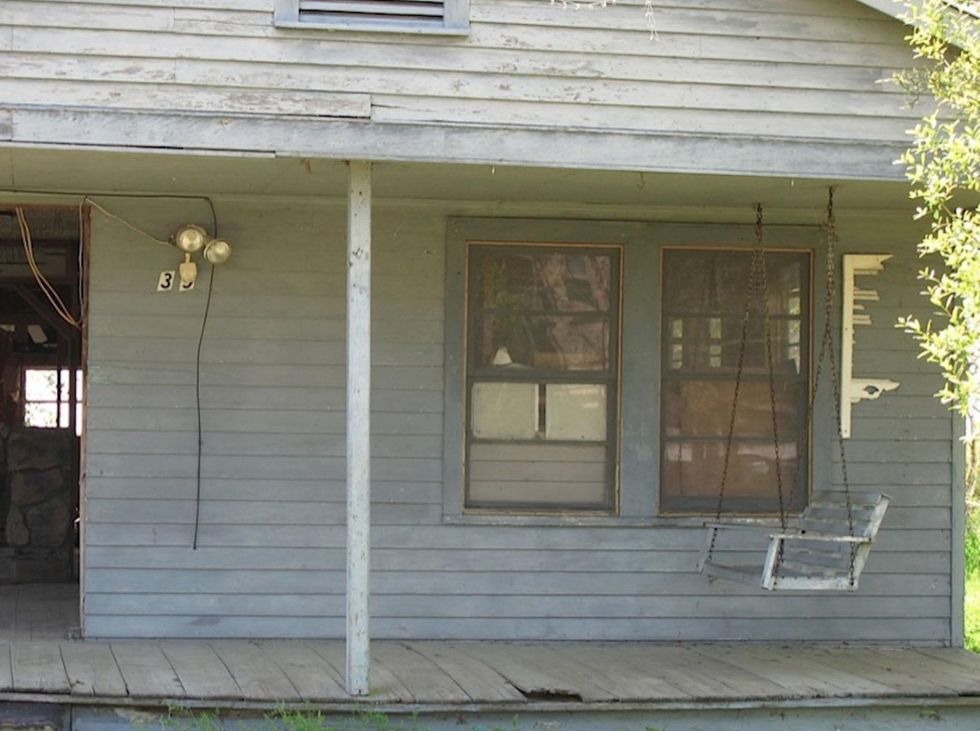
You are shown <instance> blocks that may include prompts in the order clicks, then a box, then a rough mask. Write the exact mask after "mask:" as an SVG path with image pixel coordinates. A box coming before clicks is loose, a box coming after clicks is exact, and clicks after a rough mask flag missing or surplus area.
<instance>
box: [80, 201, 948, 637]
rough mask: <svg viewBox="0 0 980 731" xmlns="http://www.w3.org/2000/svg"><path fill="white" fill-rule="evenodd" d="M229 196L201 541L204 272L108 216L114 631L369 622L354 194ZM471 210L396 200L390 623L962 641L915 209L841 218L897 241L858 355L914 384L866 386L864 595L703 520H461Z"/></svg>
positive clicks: (92, 470) (383, 407)
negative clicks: (353, 545)
mask: <svg viewBox="0 0 980 731" xmlns="http://www.w3.org/2000/svg"><path fill="white" fill-rule="evenodd" d="M218 207H219V211H220V213H221V217H222V221H223V233H224V234H225V235H227V236H228V237H229V238H230V239H231V240H232V241H234V242H235V244H236V248H235V258H234V259H233V260H232V263H230V264H229V265H228V266H226V267H223V268H222V269H220V270H218V272H217V277H216V280H215V289H214V296H213V302H212V309H211V314H212V317H211V319H210V322H209V324H208V331H207V337H206V339H205V346H204V349H203V353H202V372H201V376H202V379H201V382H202V417H203V425H204V429H205V439H204V448H203V464H202V467H203V474H204V477H205V479H204V482H203V486H202V487H203V489H202V502H201V530H200V543H199V548H198V549H197V550H196V551H194V550H191V548H190V541H191V535H192V530H193V516H194V512H195V492H196V482H195V478H194V474H195V464H196V462H195V454H196V451H195V445H196V432H195V428H196V412H195V408H194V404H195V399H194V387H193V384H194V365H193V364H194V352H195V348H196V342H197V341H196V337H197V334H198V332H199V327H200V316H201V313H202V308H203V296H204V292H203V289H202V288H198V289H197V290H195V291H194V292H192V293H187V294H160V295H158V294H154V293H153V292H152V284H153V283H154V282H155V281H156V273H157V272H159V270H161V269H164V268H170V267H172V266H173V265H174V261H175V259H174V253H173V252H171V251H169V250H167V249H163V248H162V247H152V246H148V247H145V248H141V249H138V250H137V251H138V255H134V254H133V252H134V249H133V246H134V243H133V242H132V241H131V240H130V239H129V238H128V236H127V234H126V232H125V231H124V230H122V229H120V228H119V227H117V226H114V225H113V224H111V223H108V222H106V221H105V220H104V219H102V218H100V217H98V216H96V217H95V218H94V222H93V223H94V230H93V250H92V281H91V307H90V312H91V317H90V323H89V332H90V343H89V345H90V364H89V385H90V388H89V399H90V403H89V419H88V426H89V433H88V442H87V447H88V454H87V467H88V476H87V486H86V490H87V501H86V506H85V507H86V524H85V544H86V545H85V574H84V575H85V593H86V602H85V607H86V609H85V611H86V617H85V627H86V631H87V633H88V634H89V635H90V636H93V637H95V636H116V637H119V636H172V637H186V636H197V637H222V636H245V637H247V636H330V637H339V636H341V635H342V633H343V624H344V620H343V617H344V600H343V596H344V545H345V535H344V520H345V492H344V425H345V420H344V412H343V410H344V390H343V388H344V328H343V322H344V303H343V299H342V297H340V296H339V295H338V292H342V291H343V275H342V272H343V265H344V241H345V229H344V226H345V223H344V210H343V208H342V207H340V206H328V205H310V204H308V203H305V202H304V203H299V202H297V203H295V204H294V203H291V202H290V201H288V200H281V201H279V202H278V203H275V204H273V203H262V202H255V203H236V202H232V201H222V200H219V201H218ZM114 210H116V211H117V212H118V213H120V214H122V215H125V216H126V217H127V218H128V219H129V220H132V221H134V222H136V223H138V224H139V225H142V226H146V227H148V228H150V229H151V230H170V228H172V227H173V226H174V225H175V224H177V223H179V222H180V221H179V220H178V219H180V218H181V216H180V214H179V213H174V214H173V218H169V217H166V216H165V215H164V213H162V212H161V211H164V210H167V209H166V208H163V207H160V206H157V205H151V204H148V203H142V202H133V203H127V204H124V203H122V202H119V203H118V204H117V205H114ZM486 210H487V213H488V214H489V213H490V212H491V211H492V210H493V208H492V206H491V205H490V204H488V205H487V209H486ZM449 213H450V208H449V207H448V206H447V207H446V209H445V210H440V207H439V205H437V204H433V205H430V206H427V207H426V209H424V210H418V211H412V212H411V213H410V215H406V213H405V212H404V211H401V212H400V211H399V209H398V208H394V209H391V208H384V207H381V208H379V209H378V211H377V212H376V218H375V224H374V231H375V253H374V264H375V276H374V290H375V291H374V294H375V307H374V349H375V350H374V352H375V359H374V363H375V366H374V370H375V373H374V376H375V384H374V388H375V391H374V394H373V411H374V414H373V423H372V431H373V437H374V441H373V464H372V470H373V494H372V498H373V516H372V520H373V524H374V528H373V533H372V542H373V551H372V564H373V574H372V590H373V599H372V602H373V604H372V613H373V616H374V619H373V624H372V627H373V631H374V632H375V633H376V634H377V636H379V637H396V638H397V637H401V638H408V637H414V638H420V637H426V638H436V637H441V638H500V639H562V638H565V639H610V640H615V639H620V640H621V639H652V640H678V639H684V640H735V639H750V640H812V641H827V642H840V641H875V642H877V641H881V642H919V643H931V644H938V643H943V642H948V641H949V634H950V601H951V574H950V565H951V556H950V550H951V549H950V547H951V543H952V536H951V530H952V527H951V522H950V510H951V493H950V480H951V470H952V468H951V458H950V455H951V448H952V447H951V435H952V432H951V421H950V418H949V416H948V414H947V413H946V412H945V410H944V409H943V408H942V406H941V405H939V404H938V403H937V402H936V401H935V400H934V399H933V398H932V396H931V394H932V393H934V392H935V391H936V390H937V388H938V386H939V383H938V380H937V378H936V376H935V375H934V374H933V373H932V371H931V369H930V366H928V364H925V363H923V362H921V361H919V360H918V359H916V357H915V349H914V347H913V345H912V344H911V342H910V341H909V340H908V339H907V336H905V335H903V334H902V333H901V332H900V331H898V330H896V329H895V328H894V326H893V323H894V320H895V318H896V316H897V314H899V313H901V314H906V313H907V312H910V311H913V312H914V311H918V310H916V309H915V308H916V307H918V308H919V310H921V303H919V302H918V301H917V300H916V297H917V295H916V293H917V291H918V286H917V284H916V282H915V280H914V273H915V269H916V265H917V261H916V259H915V256H914V236H913V235H912V234H911V233H910V232H909V231H908V228H907V225H906V224H905V223H904V221H905V214H904V213H901V214H895V215H894V216H886V215H884V214H880V215H873V214H871V213H863V214H860V215H857V216H854V217H848V216H847V215H846V214H843V215H842V219H841V221H840V228H841V232H842V236H843V241H842V247H843V248H844V249H845V250H848V251H868V252H880V251H893V252H894V253H895V256H894V258H893V259H891V260H889V261H888V262H887V264H886V267H885V271H884V272H883V273H882V274H881V275H880V276H878V277H877V278H875V279H874V280H873V281H868V282H867V283H866V285H867V286H870V287H874V288H875V289H877V290H878V291H879V292H880V294H881V302H880V303H877V304H873V305H871V306H870V307H869V312H870V314H871V317H872V325H870V326H867V327H862V328H859V329H858V333H857V345H856V349H855V352H856V358H857V360H856V363H855V372H856V373H857V374H858V375H860V376H862V377H874V376H880V377H884V378H892V379H894V380H897V381H900V382H901V383H902V386H901V388H900V389H899V390H898V391H896V392H893V393H889V394H886V395H885V396H883V397H882V398H881V399H880V400H878V401H871V402H862V403H861V404H859V405H857V406H855V408H854V424H853V430H854V437H853V438H852V439H851V440H850V441H849V442H848V444H847V447H848V456H849V467H850V476H851V479H852V482H853V484H855V486H859V487H860V489H862V490H880V491H883V492H886V493H888V494H889V495H891V496H892V498H893V502H892V507H891V508H890V509H889V512H888V515H887V516H886V518H885V522H884V524H883V527H882V529H881V532H880V533H879V540H878V541H877V543H876V544H875V548H874V550H873V551H872V554H871V558H870V560H869V563H868V565H867V568H866V571H865V573H864V575H863V576H862V579H861V589H860V591H859V592H858V593H857V594H856V595H853V596H828V595H811V596H807V595H804V596H800V595H775V596H774V595H769V594H763V593H762V592H761V591H759V590H756V589H753V588H751V587H747V586H741V585H730V584H723V583H722V582H717V583H715V584H711V583H709V582H707V581H706V580H705V579H704V577H702V576H700V575H698V574H697V573H696V572H695V571H694V566H695V564H696V562H697V557H698V551H699V550H700V548H701V543H702V541H703V532H702V530H701V529H699V528H697V527H696V526H692V525H691V524H690V523H685V522H684V521H683V520H680V521H677V520H674V521H671V520H667V521H664V522H663V523H657V522H655V521H654V522H652V523H650V522H649V521H648V522H647V524H643V525H632V526H631V525H630V524H629V523H628V522H621V523H618V524H617V523H616V522H615V521H614V520H613V521H607V522H606V523H604V524H598V525H594V526H578V525H555V524H552V525H529V526H522V525H514V524H511V525H506V524H505V525H488V524H473V525H459V524H452V523H447V522H445V521H444V518H443V512H444V505H443V484H442V479H443V478H442V475H443V473H442V465H443V453H442V450H443V446H442V445H443V385H442V378H443V364H444V352H443V332H444V326H445V324H444V322H443V320H444V312H445V301H444V297H445V295H444V286H445V284H444V282H445V280H444V270H445V260H444V254H443V252H444V242H445V232H446V218H447V216H448V215H449ZM574 214H575V208H574V206H569V208H568V215H569V217H573V216H574ZM713 215H714V214H713V213H712V211H711V210H710V207H708V208H704V209H701V210H699V211H698V216H700V217H703V218H704V220H706V221H710V220H711V219H712V217H713ZM816 216H819V213H818V212H815V217H816ZM283 231H285V234H283V233H282V232H283ZM705 236H710V230H708V229H706V230H705V233H704V234H703V235H700V236H697V237H694V238H695V239H697V240H698V241H703V240H704V237H705ZM692 240H693V239H692ZM283 251H288V252H289V256H282V255H281V252H283ZM650 255H655V252H654V251H646V252H643V251H640V250H634V249H629V248H628V249H627V251H626V253H625V257H626V259H627V260H630V257H632V256H650ZM625 316H626V317H629V316H630V313H629V312H627V313H626V315H625ZM624 347H626V348H629V347H632V346H631V344H630V343H625V342H624ZM624 398H628V395H627V394H624ZM497 456H502V457H508V456H512V455H508V454H502V455H497ZM835 484H837V485H838V486H839V479H838V480H837V481H836V482H835ZM637 489H643V487H642V486H638V485H635V484H630V483H624V484H623V485H622V490H624V491H628V490H637ZM761 537H762V541H761V544H760V541H759V538H760V536H753V535H748V536H745V537H738V538H737V539H736V540H737V541H739V543H737V544H736V545H735V548H736V549H737V550H738V551H740V552H742V554H743V556H744V557H745V558H746V559H747V560H759V561H761V551H762V550H763V548H764V544H765V540H764V535H762V536H761Z"/></svg>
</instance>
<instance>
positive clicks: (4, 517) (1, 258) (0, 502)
mask: <svg viewBox="0 0 980 731" xmlns="http://www.w3.org/2000/svg"><path fill="white" fill-rule="evenodd" d="M81 213H82V212H81V211H80V210H79V209H78V208H74V207H56V206H27V205H25V206H14V205H0V585H6V586H7V587H8V588H7V589H6V590H2V589H0V594H2V595H5V596H7V597H10V598H11V599H10V601H15V600H23V599H25V597H38V598H42V597H43V598H44V601H42V602H41V604H40V605H36V604H37V602H34V603H33V604H32V606H31V608H28V606H27V604H29V603H30V602H27V603H23V606H19V605H15V606H14V607H13V608H7V614H8V615H9V614H10V613H11V612H14V613H15V615H17V614H19V615H22V616H20V618H19V619H17V617H16V616H15V618H14V620H11V621H15V620H16V621H18V622H19V623H20V629H19V631H17V632H15V635H17V636H21V637H22V636H24V635H25V634H26V635H27V636H28V637H33V634H32V633H31V632H30V631H27V632H26V633H25V631H24V628H23V625H24V623H25V622H27V623H30V622H32V621H34V619H35V618H36V617H37V614H38V612H39V611H41V610H43V609H44V608H45V606H47V605H49V604H51V605H52V606H53V603H57V602H58V601H59V600H60V601H61V602H62V604H64V603H65V601H66V599H65V597H61V596H60V595H61V594H62V593H64V594H65V595H66V597H69V598H68V599H67V601H69V602H70V597H71V596H72V595H74V596H77V582H78V550H79V549H78V527H77V526H78V515H79V477H80V459H81V433H82V423H83V418H82V417H83V413H82V408H83V407H82V405H83V403H84V389H85V383H84V377H83V346H84V341H83V333H82V325H81V322H82V314H83V309H84V308H83V304H82V303H83V283H84V280H83V275H84V267H83V265H82V255H83V254H84V248H85V247H84V246H83V240H84V229H85V226H84V219H83V216H82V215H81ZM39 585H45V587H46V588H45V589H43V590H39V589H38V586H39ZM58 585H60V586H63V587H64V591H63V592H60V591H59V590H58V588H57V587H58ZM12 587H17V588H16V589H15V588H12ZM28 587H30V588H28ZM35 605H36V606H35ZM42 613H43V612H42ZM3 615H4V607H3V601H2V600H0V617H2V616H3ZM28 615H33V616H28ZM63 615H64V612H63V611H62V612H61V613H59V615H58V616H59V617H62V620H63V619H64V617H63ZM73 617H74V618H77V612H74V613H73ZM59 621H61V620H59ZM69 623H70V624H77V619H76V620H75V621H74V622H71V621H70V622H69ZM47 624H50V618H48V622H47ZM64 629H65V631H68V630H70V627H65V628H64ZM51 630H52V628H51V627H47V628H46V630H45V632H44V635H45V636H48V635H50V633H51ZM55 631H56V630H55ZM0 632H3V627H2V626H0Z"/></svg>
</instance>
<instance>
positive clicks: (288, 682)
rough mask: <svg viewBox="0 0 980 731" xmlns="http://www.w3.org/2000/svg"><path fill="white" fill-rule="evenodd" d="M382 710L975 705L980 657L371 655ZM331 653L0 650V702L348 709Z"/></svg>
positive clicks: (671, 649) (417, 645) (689, 649)
mask: <svg viewBox="0 0 980 731" xmlns="http://www.w3.org/2000/svg"><path fill="white" fill-rule="evenodd" d="M372 655H373V659H374V664H373V668H372V672H373V676H372V680H373V687H372V694H371V696H370V697H369V698H367V699H366V700H367V702H369V703H376V704H386V705H388V706H391V705H398V704H405V705H412V706H428V707H446V708H453V707H458V708H463V707H469V708H473V707H475V706H479V707H484V708H486V707H509V706H515V707H532V706H534V705H536V704H555V703H564V704H570V705H571V706H575V705H585V706H589V705H595V704H598V705H606V704H610V703H616V704H636V705H641V704H646V705H661V706H669V705H671V704H675V705H676V704H685V705H691V704H705V705H712V704H715V705H718V704H724V703H733V702H735V703H739V702H745V703H767V702H834V701H838V702H840V703H844V704H846V703H848V702H875V701H880V702H882V703H887V702H888V701H889V700H891V701H894V700H896V699H922V700H926V699H930V698H932V699H936V700H939V699H951V698H980V657H978V656H976V655H973V654H971V653H968V652H966V651H964V650H958V649H951V648H942V649H939V648H932V649H923V648H912V647H907V648H896V647H877V646H874V647H846V648H845V647H823V646H815V645H789V646H771V645H748V646H746V645H722V644H684V645H680V644H671V645H664V644H653V643H649V644H648V643H619V644H617V643H585V642H578V643H575V642H555V643H515V642H438V641H406V642H399V641H378V642H375V643H373V645H372ZM343 661H344V645H343V642H340V641H326V640H316V641H304V640H220V641H203V640H179V641H175V640H166V641H153V640H147V641H141V640H125V641H112V642H100V641H84V642H77V641H76V642H72V641H65V642H16V641H15V642H8V643H0V701H3V700H15V699H21V700H22V699H24V698H25V697H37V698H38V699H41V698H43V699H44V700H47V701H55V702H66V703H77V704H86V703H97V704H109V703H112V704H115V705H128V704H132V705H142V706H166V705H170V704H185V705H186V704H190V705H193V704H195V703H205V702H207V703H209V704H210V705H212V706H214V705H217V706H219V707H228V708H232V707H234V708H249V707H253V708H269V707H274V706H275V704H278V703H283V702H285V703H296V704H311V705H315V706H318V707H322V708H337V707H339V706H344V705H350V704H351V703H352V702H353V701H354V700H357V701H363V700H364V699H351V698H350V697H348V696H347V695H346V693H345V691H344V684H343Z"/></svg>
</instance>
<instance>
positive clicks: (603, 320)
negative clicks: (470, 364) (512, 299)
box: [475, 313, 611, 371]
mask: <svg viewBox="0 0 980 731" xmlns="http://www.w3.org/2000/svg"><path fill="white" fill-rule="evenodd" d="M476 329H477V333H478V338H479V339H478V340H477V342H476V356H475V357H476V365H477V366H478V367H483V368H488V367H511V368H514V367H524V368H536V369H546V370H573V371H605V370H608V369H609V368H610V365H611V364H610V362H609V352H610V344H611V343H610V322H609V319H608V317H606V316H600V317H596V316H581V315H577V316H549V315H521V314H517V313H514V314H508V315H503V314H496V315H486V316H483V317H482V318H480V319H479V320H478V324H477V328H476Z"/></svg>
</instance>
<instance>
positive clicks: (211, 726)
mask: <svg viewBox="0 0 980 731" xmlns="http://www.w3.org/2000/svg"><path fill="white" fill-rule="evenodd" d="M256 721H258V723H255V722H256ZM250 722H251V723H250ZM156 723H157V724H158V725H148V724H141V725H140V728H141V729H142V731H148V730H150V729H154V728H159V729H161V731H229V730H230V731H249V730H250V729H257V730H258V731H430V729H429V727H428V726H424V725H421V724H420V723H419V720H418V718H417V717H416V716H415V715H414V714H412V715H408V716H406V717H404V718H399V719H398V720H395V721H393V720H392V719H391V718H389V717H388V716H387V715H386V714H384V713H381V712H379V711H375V710H370V709H363V710H355V711H353V712H351V713H349V714H346V718H344V720H342V721H340V725H339V726H338V725H335V724H333V723H330V722H329V721H328V719H327V718H326V717H325V716H324V715H323V712H322V711H319V710H316V711H313V710H294V709H290V708H288V707H287V706H286V705H285V704H280V705H279V706H278V707H277V708H276V710H275V711H274V712H272V713H269V714H266V715H265V716H263V717H261V719H248V718H245V717H239V718H237V719H235V718H230V717H229V718H224V719H222V717H220V716H219V711H218V710H217V709H214V710H194V709H190V708H187V707H186V706H182V705H176V704H175V705H170V706H168V707H167V713H166V714H165V715H163V716H160V717H158V718H157V719H156ZM519 729H520V722H519V720H518V717H517V716H514V717H513V718H512V719H511V724H510V725H509V726H508V727H507V728H503V727H500V726H494V727H492V728H487V727H485V726H476V727H474V731H518V730H519ZM654 731H656V730H654Z"/></svg>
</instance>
